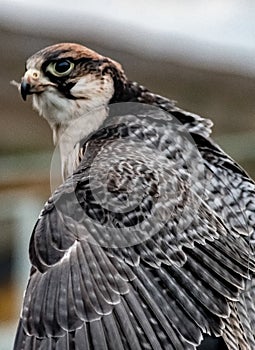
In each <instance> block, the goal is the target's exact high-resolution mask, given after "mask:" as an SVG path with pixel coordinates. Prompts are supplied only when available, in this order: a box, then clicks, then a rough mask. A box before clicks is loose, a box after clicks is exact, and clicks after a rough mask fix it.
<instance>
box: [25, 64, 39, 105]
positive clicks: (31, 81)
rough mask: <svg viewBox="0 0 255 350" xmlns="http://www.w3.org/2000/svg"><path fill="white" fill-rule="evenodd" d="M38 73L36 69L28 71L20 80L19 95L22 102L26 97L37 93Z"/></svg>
mask: <svg viewBox="0 0 255 350" xmlns="http://www.w3.org/2000/svg"><path fill="white" fill-rule="evenodd" d="M39 85H41V84H40V71H39V70H37V69H28V70H27V71H26V73H25V74H24V76H23V77H22V79H21V84H20V94H21V96H22V98H23V100H24V101H26V99H27V95H32V94H33V93H37V92H39V90H40V89H39Z"/></svg>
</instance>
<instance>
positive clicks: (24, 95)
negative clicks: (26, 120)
mask: <svg viewBox="0 0 255 350" xmlns="http://www.w3.org/2000/svg"><path fill="white" fill-rule="evenodd" d="M30 88H31V86H30V84H28V83H26V82H24V81H23V82H22V83H21V85H20V94H21V97H22V98H23V100H24V101H26V99H27V95H28V94H29V91H30Z"/></svg>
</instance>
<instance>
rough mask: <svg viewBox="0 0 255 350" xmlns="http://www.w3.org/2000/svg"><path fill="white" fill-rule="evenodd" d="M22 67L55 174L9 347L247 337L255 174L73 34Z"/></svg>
mask: <svg viewBox="0 0 255 350" xmlns="http://www.w3.org/2000/svg"><path fill="white" fill-rule="evenodd" d="M27 69H28V70H27V72H26V73H25V75H24V77H23V79H22V82H21V86H20V90H21V94H22V96H23V98H24V99H25V98H26V96H27V95H28V94H33V104H34V107H35V108H36V109H37V110H38V111H39V113H40V114H41V115H43V116H44V117H45V118H46V119H47V120H48V122H49V124H50V126H51V127H52V129H53V133H54V141H55V143H59V145H60V151H61V158H62V172H63V178H64V182H63V184H62V185H61V186H60V187H59V188H58V189H57V190H56V191H55V192H54V193H53V195H52V197H51V198H50V199H49V201H48V202H47V203H46V204H45V207H44V209H43V211H42V212H41V214H40V217H39V219H38V221H37V223H36V225H35V228H34V230H33V234H32V238H31V242H30V260H31V264H32V268H31V275H30V280H29V283H28V287H27V289H26V293H25V297H24V304H23V310H22V314H21V319H20V323H19V326H18V331H17V336H16V340H15V345H14V349H15V350H20V349H26V350H28V349H47V350H50V349H62V350H65V349H66V350H67V349H69V350H71V349H81V350H84V349H88V350H92V349H96V350H97V349H100V350H106V349H108V350H113V349H114V350H115V349H120V350H121V349H123V350H124V349H125V350H126V349H130V350H131V349H155V350H160V349H169V350H174V349H177V350H181V349H183V350H184V349H185V350H191V349H196V348H198V349H199V348H200V347H199V344H200V343H201V341H202V339H203V338H204V337H205V338H206V339H205V343H204V344H205V345H204V346H206V348H207V349H209V345H208V344H209V343H206V342H207V341H209V342H210V341H212V340H213V339H214V340H215V342H214V349H223V347H224V346H226V348H227V349H231V350H239V349H254V348H255V338H254V336H255V335H254V326H255V306H254V295H255V291H254V290H255V288H254V280H253V279H250V277H251V276H252V275H253V273H254V271H255V260H254V257H253V255H252V251H251V248H250V244H249V239H250V238H253V235H254V227H255V215H254V208H255V197H254V191H255V186H254V183H253V181H252V180H251V179H250V178H249V176H248V175H247V174H246V173H245V172H244V171H243V170H242V169H241V168H240V167H239V166H238V165H237V164H236V163H235V162H234V161H233V160H232V159H231V158H230V157H228V156H227V155H226V154H225V153H224V152H223V151H222V150H221V149H220V148H219V147H218V146H217V145H216V144H215V143H214V142H213V141H212V140H211V138H210V133H211V126H212V123H211V121H209V120H206V119H203V118H201V117H199V116H197V115H195V114H192V113H188V112H186V111H183V110H181V109H180V108H178V107H176V106H175V104H174V103H173V102H172V101H170V100H168V99H166V98H164V97H161V96H159V95H155V94H153V93H151V92H150V91H148V90H147V89H146V88H145V87H143V86H141V85H139V84H137V83H134V82H131V81H129V80H128V79H127V78H126V76H125V74H124V72H123V70H122V68H121V66H120V65H119V64H118V63H116V62H115V61H113V60H111V59H109V58H105V57H103V56H101V55H98V54H97V53H95V52H93V51H91V50H89V49H87V48H85V47H83V46H80V45H76V44H58V45H54V46H51V47H49V48H46V49H44V50H42V51H39V52H38V53H36V54H35V55H34V56H32V57H31V58H30V59H29V60H28V63H27ZM208 335H209V336H211V340H208ZM215 337H220V338H217V339H216V338H215ZM206 344H207V345H206ZM224 344H225V345H224Z"/></svg>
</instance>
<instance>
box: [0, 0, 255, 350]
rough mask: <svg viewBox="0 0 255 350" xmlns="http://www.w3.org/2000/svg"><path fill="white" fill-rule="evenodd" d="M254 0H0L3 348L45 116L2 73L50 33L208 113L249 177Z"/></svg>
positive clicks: (30, 217) (45, 185) (41, 180)
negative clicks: (112, 61) (81, 45)
mask: <svg viewBox="0 0 255 350" xmlns="http://www.w3.org/2000/svg"><path fill="white" fill-rule="evenodd" d="M254 14H255V2H254V0H214V1H211V0H189V1H184V0H182V1H177V0H175V1H173V0H172V1H171V0H140V1H135V0H129V1H128V2H120V1H117V0H112V1H111V0H97V1H88V2H85V1H84V0H76V1H67V0H61V1H60V0H58V1H57V0H55V1H52V0H51V1H50V0H44V1H34V0H23V1H22V0H19V1H18V0H17V1H12V0H6V1H3V0H0V28H1V32H0V44H1V53H0V111H1V128H0V164H1V166H0V227H1V231H0V350H10V349H11V348H12V343H13V337H14V332H15V327H16V324H17V320H18V316H19V310H20V305H21V300H22V293H23V289H24V287H25V283H26V280H27V277H28V271H29V270H28V269H29V264H28V242H29V237H30V234H31V231H32V228H33V225H34V223H35V221H36V218H37V216H38V214H39V211H40V209H41V208H42V205H43V203H44V201H45V200H46V199H47V198H48V196H49V194H50V180H49V179H50V177H49V171H50V162H51V155H52V152H53V149H54V147H53V143H52V135H51V131H50V129H49V127H48V125H47V123H46V122H45V121H44V120H43V119H42V118H40V117H38V115H37V114H36V113H35V112H33V111H32V109H31V103H30V102H27V103H24V102H23V101H22V100H21V98H20V97H19V95H18V92H17V90H16V89H15V88H14V87H12V86H10V84H9V81H10V80H12V79H16V80H18V81H19V79H20V77H21V75H22V74H23V72H24V65H25V60H26V58H28V57H29V56H30V55H31V54H32V53H34V52H35V51H37V50H39V49H41V48H43V47H44V46H46V45H50V44H54V43H57V42H60V41H62V42H63V41H74V42H79V43H81V44H84V45H86V46H88V47H90V48H92V49H94V50H97V51H99V52H100V53H102V54H103V55H106V56H110V57H112V58H114V59H115V60H117V61H119V62H121V63H122V65H123V66H124V68H125V71H126V73H127V75H128V77H129V78H130V79H132V80H136V81H139V82H140V83H141V84H143V85H146V86H147V87H149V88H150V89H151V90H152V91H155V92H157V93H160V94H163V95H165V96H168V97H170V98H171V99H174V100H176V101H178V105H179V106H181V107H183V108H185V109H187V110H190V111H193V112H195V113H198V114H201V115H203V116H205V117H208V118H211V119H212V120H213V121H214V123H215V128H214V137H215V138H216V139H217V141H218V142H219V143H220V144H221V145H222V147H223V148H224V149H225V150H226V151H227V152H228V153H230V154H231V155H232V156H233V157H234V158H235V159H236V160H237V161H239V162H241V164H242V165H243V166H244V167H245V168H246V169H247V170H248V171H249V173H250V174H251V175H252V176H253V177H255V151H254V150H255V39H254V38H255V21H254Z"/></svg>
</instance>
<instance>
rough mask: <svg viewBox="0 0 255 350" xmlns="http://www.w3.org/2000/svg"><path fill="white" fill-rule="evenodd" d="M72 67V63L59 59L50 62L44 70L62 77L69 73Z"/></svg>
mask: <svg viewBox="0 0 255 350" xmlns="http://www.w3.org/2000/svg"><path fill="white" fill-rule="evenodd" d="M73 68H74V63H73V62H70V61H68V60H59V61H56V62H51V63H50V64H49V65H48V66H47V68H46V72H50V73H51V74H53V75H55V76H56V77H63V76H66V75H68V74H69V73H71V71H72V70H73Z"/></svg>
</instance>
